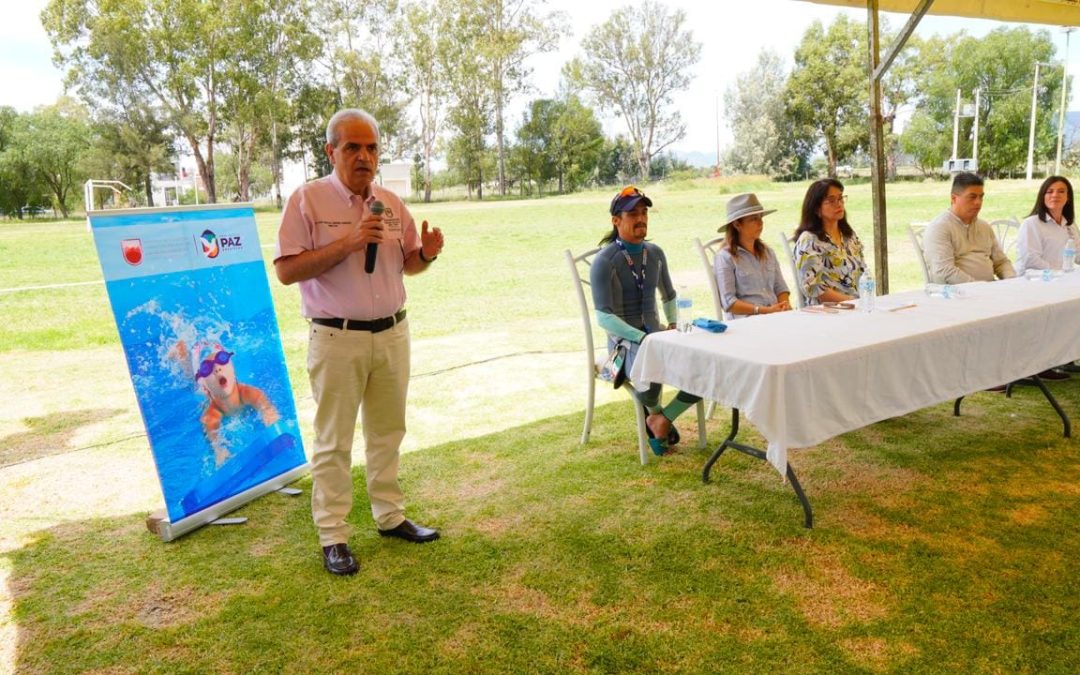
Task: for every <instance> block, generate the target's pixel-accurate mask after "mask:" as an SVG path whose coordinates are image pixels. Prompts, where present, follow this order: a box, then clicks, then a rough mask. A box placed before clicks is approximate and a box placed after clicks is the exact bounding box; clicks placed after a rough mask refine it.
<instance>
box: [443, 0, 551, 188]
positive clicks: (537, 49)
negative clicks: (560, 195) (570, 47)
mask: <svg viewBox="0 0 1080 675" xmlns="http://www.w3.org/2000/svg"><path fill="white" fill-rule="evenodd" d="M457 1H458V3H459V5H460V6H461V10H460V11H463V12H466V11H472V12H477V13H478V25H479V26H480V28H481V32H480V34H479V36H478V37H479V43H478V45H477V47H478V51H479V54H480V56H481V58H482V59H483V60H484V67H485V70H486V71H487V77H488V78H489V79H490V86H491V100H492V105H493V106H494V120H493V123H494V128H495V151H496V155H497V157H498V173H499V176H498V179H499V194H503V195H505V194H506V142H505V129H504V125H505V120H504V117H505V110H506V106H507V105H508V104H509V102H510V98H511V96H513V95H514V94H518V93H521V92H524V91H526V90H527V89H528V77H529V74H530V72H531V71H530V69H529V68H527V67H526V66H525V61H526V60H527V59H528V58H529V57H530V56H532V55H533V54H538V53H544V52H549V51H551V50H553V49H555V47H556V46H557V45H558V42H559V37H560V36H561V35H563V34H565V33H566V31H567V27H566V19H565V15H564V14H562V13H561V12H549V13H547V14H540V13H537V12H536V11H535V5H537V4H543V2H544V0H540V2H539V3H537V2H530V1H529V0H457Z"/></svg>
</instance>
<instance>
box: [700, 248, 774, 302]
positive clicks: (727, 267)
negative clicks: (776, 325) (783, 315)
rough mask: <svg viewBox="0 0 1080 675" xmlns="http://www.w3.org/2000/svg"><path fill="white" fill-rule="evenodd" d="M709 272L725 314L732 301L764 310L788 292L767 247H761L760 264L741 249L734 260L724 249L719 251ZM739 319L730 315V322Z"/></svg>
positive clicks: (755, 257) (729, 252)
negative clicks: (717, 290) (747, 303)
mask: <svg viewBox="0 0 1080 675" xmlns="http://www.w3.org/2000/svg"><path fill="white" fill-rule="evenodd" d="M713 271H714V273H715V274H716V285H717V287H718V288H719V289H720V304H721V306H723V308H724V310H725V311H727V310H729V309H731V306H732V305H733V304H735V301H736V300H742V301H743V302H749V303H750V304H753V305H761V306H765V307H767V306H769V305H775V304H776V303H777V302H778V301H779V295H780V294H781V293H787V292H789V291H788V287H787V284H786V283H784V277H783V275H782V274H780V264H779V263H778V262H777V261H776V254H775V253H773V251H772V249H771V248H769V247H768V246H766V247H765V257H764V258H762V259H760V260H759V259H758V257H757V256H755V255H754V254H753V253H751V252H750V251H747V250H746V249H745V248H742V247H739V250H738V255H737V256H732V255H731V251H729V250H728V249H726V248H724V249H721V251H720V252H719V253H717V254H716V259H715V260H714V261H713ZM743 316H744V315H739V314H731V315H730V318H732V319H737V318H742V317H743Z"/></svg>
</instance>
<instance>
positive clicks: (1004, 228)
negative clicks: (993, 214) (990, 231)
mask: <svg viewBox="0 0 1080 675" xmlns="http://www.w3.org/2000/svg"><path fill="white" fill-rule="evenodd" d="M990 227H992V228H994V234H995V235H996V236H997V240H998V246H1000V247H1001V250H1002V251H1004V252H1005V255H1006V256H1007V257H1008V258H1009V260H1013V259H1014V257H1015V256H1014V255H1013V254H1014V253H1015V252H1016V251H1015V249H1016V238H1017V235H1018V234H1019V233H1020V221H1018V220H1017V219H1016V218H1001V219H999V220H995V221H993V222H991V223H990Z"/></svg>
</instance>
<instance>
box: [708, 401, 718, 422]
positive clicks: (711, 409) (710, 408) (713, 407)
mask: <svg viewBox="0 0 1080 675" xmlns="http://www.w3.org/2000/svg"><path fill="white" fill-rule="evenodd" d="M714 412H716V401H709V405H708V407H707V408H705V419H707V420H711V419H712V416H713V413H714Z"/></svg>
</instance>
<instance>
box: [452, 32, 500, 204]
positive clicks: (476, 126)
mask: <svg viewBox="0 0 1080 675" xmlns="http://www.w3.org/2000/svg"><path fill="white" fill-rule="evenodd" d="M444 28H445V29H446V31H447V37H448V40H447V43H446V45H447V48H446V50H445V51H444V52H442V59H443V68H444V70H445V71H446V73H447V74H448V81H449V83H450V88H451V93H452V94H453V97H454V103H453V105H452V106H451V107H450V112H449V115H448V121H449V123H450V126H451V127H452V128H453V130H454V131H455V132H456V133H455V134H454V136H453V137H452V138H451V139H450V142H449V144H448V146H447V156H446V159H447V164H448V166H449V168H450V169H452V170H453V171H454V172H455V173H457V174H458V175H459V176H460V177H461V179H462V181H463V182H464V183H465V185H466V188H467V189H468V192H469V197H470V198H471V197H472V192H473V188H474V187H475V188H476V194H477V198H478V199H483V198H484V174H485V173H486V169H487V167H486V166H485V164H486V161H485V159H486V157H485V155H486V154H487V140H486V136H487V135H488V134H489V133H491V131H492V130H493V126H492V119H491V118H492V114H493V111H494V99H493V97H492V91H491V82H490V79H489V77H488V73H487V71H486V70H485V68H484V62H483V59H482V57H481V55H480V53H479V49H480V47H479V45H480V44H481V36H482V35H483V31H484V26H483V23H482V17H481V16H480V15H479V14H478V13H477V12H460V13H457V14H455V15H453V16H451V17H450V20H449V21H447V22H446V23H445V24H444Z"/></svg>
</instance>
